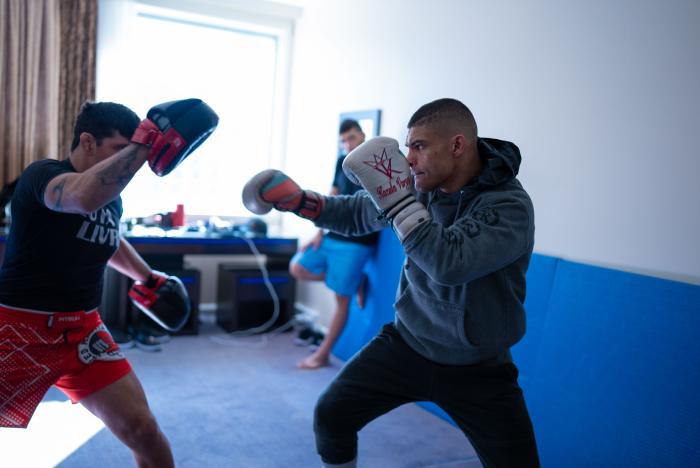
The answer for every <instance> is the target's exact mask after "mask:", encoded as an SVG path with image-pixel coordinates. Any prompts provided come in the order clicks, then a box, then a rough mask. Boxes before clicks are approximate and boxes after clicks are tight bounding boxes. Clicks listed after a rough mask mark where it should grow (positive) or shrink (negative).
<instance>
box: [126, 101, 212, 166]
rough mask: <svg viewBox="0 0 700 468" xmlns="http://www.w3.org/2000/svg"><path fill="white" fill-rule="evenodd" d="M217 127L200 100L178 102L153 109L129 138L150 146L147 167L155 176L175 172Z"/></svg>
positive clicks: (159, 105)
mask: <svg viewBox="0 0 700 468" xmlns="http://www.w3.org/2000/svg"><path fill="white" fill-rule="evenodd" d="M218 124H219V116H218V115H216V112H214V110H213V109H212V108H211V107H209V106H208V105H207V104H206V103H205V102H204V101H202V100H201V99H182V100H179V101H170V102H164V103H162V104H158V105H156V106H153V107H152V108H151V109H150V110H149V111H148V114H147V115H146V119H144V120H143V121H141V123H140V124H139V126H138V127H137V128H136V131H135V132H134V135H133V136H132V137H131V142H132V143H139V144H141V145H147V146H150V147H151V150H150V152H149V153H148V165H149V166H150V167H151V169H152V170H153V172H155V174H156V175H158V176H164V175H167V174H169V173H170V171H172V170H173V169H175V168H176V167H177V166H178V165H179V164H180V163H181V162H182V161H183V160H184V159H185V158H186V157H187V156H189V155H190V153H192V151H194V150H195V149H196V148H197V147H198V146H199V145H201V144H202V143H203V142H204V140H206V139H207V138H208V137H209V135H211V134H212V132H213V131H214V130H215V129H216V126H217V125H218Z"/></svg>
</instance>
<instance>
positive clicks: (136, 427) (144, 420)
mask: <svg viewBox="0 0 700 468" xmlns="http://www.w3.org/2000/svg"><path fill="white" fill-rule="evenodd" d="M80 403H81V404H82V405H83V406H85V407H86V408H87V409H88V410H89V411H90V412H91V413H92V414H94V415H95V416H97V417H98V418H100V419H101V420H102V422H104V423H105V426H107V428H108V429H109V430H110V431H112V433H113V434H114V435H115V436H116V437H117V438H118V439H119V440H121V441H122V442H123V443H124V444H125V445H126V446H127V447H129V448H130V449H131V451H132V452H133V454H134V458H135V459H136V464H137V466H139V467H142V468H145V467H158V468H161V467H163V468H169V467H173V466H175V463H174V461H173V454H172V452H171V451H170V444H169V443H168V440H167V439H166V438H165V436H164V435H163V433H162V432H161V431H160V428H159V427H158V423H157V422H156V418H155V417H154V416H153V414H152V413H151V410H150V408H149V407H148V402H147V401H146V395H145V393H144V392H143V387H141V382H139V380H138V378H137V377H136V375H135V374H134V373H133V372H130V373H129V374H127V375H125V376H124V377H122V378H121V379H119V380H117V381H116V382H114V383H113V384H111V385H108V386H107V387H105V388H103V389H102V390H99V391H97V392H95V393H93V394H92V395H90V396H88V397H85V398H84V399H83V400H81V402H80Z"/></svg>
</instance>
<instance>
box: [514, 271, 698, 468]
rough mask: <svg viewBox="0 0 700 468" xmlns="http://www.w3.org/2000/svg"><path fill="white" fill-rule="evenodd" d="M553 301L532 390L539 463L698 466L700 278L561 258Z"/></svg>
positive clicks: (529, 391)
mask: <svg viewBox="0 0 700 468" xmlns="http://www.w3.org/2000/svg"><path fill="white" fill-rule="evenodd" d="M548 309H549V310H548V313H547V316H546V323H545V324H544V328H543V333H542V335H541V343H540V345H539V350H538V354H537V356H536V358H535V360H536V362H535V368H534V375H533V382H532V384H531V385H529V386H528V389H527V392H526V398H527V401H528V407H529V409H530V414H531V416H532V419H533V423H534V425H535V432H536V436H537V440H538V444H539V450H540V456H541V459H542V465H543V466H545V467H559V466H567V467H579V466H580V467H591V466H623V467H627V466H630V467H632V466H633V467H642V466H645V467H646V466H648V467H658V466H679V467H681V466H682V467H698V466H700V448H699V447H698V444H699V443H700V397H699V396H698V394H699V391H700V339H698V331H700V287H698V286H693V285H690V284H685V283H678V282H673V281H667V280H662V279H658V278H651V277H647V276H641V275H635V274H630V273H625V272H621V271H616V270H610V269H606V268H599V267H593V266H587V265H582V264H577V263H572V262H568V261H564V260H560V261H559V262H558V264H557V271H556V274H555V279H554V285H553V288H552V294H551V297H550V302H549V308H548ZM529 366H530V368H532V365H531V364H529Z"/></svg>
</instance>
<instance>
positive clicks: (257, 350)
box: [47, 324, 481, 468]
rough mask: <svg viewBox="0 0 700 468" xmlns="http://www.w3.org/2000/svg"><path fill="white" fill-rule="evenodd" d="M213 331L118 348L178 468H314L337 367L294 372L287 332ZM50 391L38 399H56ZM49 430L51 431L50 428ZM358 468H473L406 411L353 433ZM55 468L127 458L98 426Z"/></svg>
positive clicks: (450, 441)
mask: <svg viewBox="0 0 700 468" xmlns="http://www.w3.org/2000/svg"><path fill="white" fill-rule="evenodd" d="M215 337H220V338H221V337H224V335H223V334H222V333H221V331H220V329H219V328H218V327H216V326H215V325H213V324H205V325H203V327H202V329H201V332H200V334H199V335H197V336H181V337H175V338H173V340H172V341H171V342H170V343H167V344H166V345H165V346H164V347H163V350H162V351H161V352H158V353H147V352H144V351H142V350H139V349H129V350H126V351H125V352H126V354H127V357H128V358H129V360H130V362H131V364H132V365H133V367H134V369H135V371H136V373H137V375H138V376H139V378H140V379H141V381H142V383H143V385H144V388H145V389H146V394H147V395H148V399H149V403H150V405H151V407H152V409H153V412H154V413H155V415H156V417H157V418H158V421H159V423H160V425H161V427H162V429H163V432H164V433H165V434H166V436H167V437H168V439H169V440H170V443H171V445H172V447H173V452H174V454H175V460H176V464H177V466H180V467H193V468H194V467H197V468H201V467H256V468H257V467H261V468H267V467H318V466H320V461H319V458H318V455H317V454H316V450H315V446H314V440H313V432H312V419H313V407H314V403H315V401H316V398H317V397H318V395H319V393H320V392H321V391H322V390H323V389H324V388H325V386H326V385H327V383H328V382H329V381H330V380H331V379H332V378H333V376H334V375H335V374H336V373H337V371H338V370H339V368H340V366H341V365H342V363H340V362H338V361H334V362H333V366H331V367H328V368H324V369H322V370H318V371H301V370H297V369H296V367H295V363H296V362H297V361H298V360H299V359H301V358H302V357H304V356H305V355H307V354H308V353H309V350H308V348H306V347H299V346H295V345H294V343H293V338H294V333H284V334H281V335H277V336H275V337H272V338H270V339H269V341H268V343H267V345H266V346H264V347H254V346H252V344H255V343H257V342H258V341H259V338H255V339H253V340H252V341H250V340H249V341H248V342H247V346H240V345H238V346H234V345H230V344H220V343H219V342H217V341H215V340H214V338H215ZM57 395H60V394H58V393H57V392H56V391H55V390H52V392H51V393H49V394H48V395H47V399H52V398H53V399H56V398H57ZM56 430H60V429H59V428H56ZM359 437H360V453H359V465H360V466H361V467H381V468H391V467H407V468H408V467H445V468H447V467H450V468H457V467H470V468H475V467H479V466H481V465H480V464H479V462H478V460H477V459H476V457H475V455H474V451H473V449H472V448H471V446H470V445H469V444H468V442H467V441H466V439H465V438H464V437H463V435H462V434H461V432H460V431H459V430H457V429H456V428H454V427H453V426H451V425H449V424H448V423H446V422H444V421H442V420H440V419H438V418H437V417H435V416H434V415H432V414H430V413H428V412H426V411H425V410H423V409H421V408H419V407H417V406H416V405H412V404H411V405H405V406H402V407H400V408H398V409H397V410H395V411H393V412H391V413H389V414H387V415H385V416H383V417H381V418H379V419H377V420H375V421H373V422H372V423H370V424H369V425H368V426H367V427H366V428H364V429H363V430H362V431H361V432H360V436H359ZM58 466H60V467H62V468H70V467H81V468H82V467H86V466H98V467H100V468H110V467H124V466H133V460H132V458H131V454H130V452H129V451H128V450H127V449H126V448H125V447H124V446H122V445H121V444H120V443H119V442H118V441H117V440H116V438H114V437H113V436H112V435H111V433H109V432H108V431H107V430H105V429H103V430H101V431H100V432H98V433H97V434H96V435H95V436H94V437H92V438H90V439H89V440H88V441H87V442H86V443H84V444H83V445H82V446H80V447H79V448H78V449H77V450H76V451H74V452H73V453H72V454H71V455H69V456H68V457H67V458H66V459H65V460H64V461H63V462H62V463H60V464H59V465H58Z"/></svg>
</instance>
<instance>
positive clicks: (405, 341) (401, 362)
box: [243, 99, 539, 467]
mask: <svg viewBox="0 0 700 468" xmlns="http://www.w3.org/2000/svg"><path fill="white" fill-rule="evenodd" d="M406 146H407V147H408V155H407V156H406V157H404V155H403V154H402V153H401V151H400V150H399V144H398V142H397V141H396V140H393V139H391V138H386V137H377V138H373V139H371V140H369V141H367V142H365V143H363V144H362V145H360V146H359V147H358V148H356V149H355V150H354V151H352V152H351V153H350V154H349V155H348V156H347V157H346V159H345V162H344V164H343V169H344V171H345V172H346V174H347V175H348V177H349V178H350V179H351V180H353V181H355V182H357V183H358V184H359V185H361V186H362V187H363V188H364V189H365V190H364V191H361V192H358V193H357V194H355V195H353V196H335V197H324V196H322V195H319V194H317V193H315V192H312V191H309V190H302V189H301V188H300V187H299V186H298V185H297V184H296V183H295V182H294V181H293V180H291V179H290V178H289V177H287V176H286V175H285V174H283V173H281V172H279V171H275V170H268V171H263V172H261V173H260V174H258V175H256V176H255V177H253V178H252V179H251V181H250V182H248V184H247V185H246V187H245V188H244V191H243V198H244V203H245V204H246V206H247V207H248V208H249V209H251V211H253V212H255V213H264V212H267V211H269V210H270V209H271V208H273V207H274V208H276V209H278V210H281V211H292V212H294V213H296V214H298V215H299V216H302V217H305V218H307V219H311V220H313V221H314V223H315V224H316V225H317V226H319V227H323V228H327V229H330V230H333V231H335V232H339V233H341V234H350V233H354V234H365V233H369V232H373V231H377V230H379V229H382V228H384V227H386V226H387V224H389V225H391V226H392V228H393V229H394V231H395V232H396V234H397V236H398V238H399V240H400V241H401V244H402V245H403V248H404V250H405V252H406V261H405V263H404V265H403V270H402V272H401V278H400V283H399V289H398V292H397V299H396V303H395V308H396V316H395V321H394V323H391V324H387V325H385V326H384V328H383V329H382V331H381V332H380V334H379V335H378V336H376V337H375V338H374V339H373V340H372V341H370V342H369V343H368V344H367V345H366V346H365V347H364V348H363V349H362V350H361V351H360V352H359V353H357V354H356V355H355V356H354V357H353V358H352V359H351V360H350V361H349V362H348V363H347V364H346V365H345V366H344V367H343V369H342V370H341V371H340V373H339V374H338V375H337V376H336V378H335V379H334V380H333V382H331V384H330V385H329V386H328V388H327V389H326V390H325V392H324V393H323V394H322V395H321V396H320V398H319V400H318V403H317V405H316V410H315V417H314V431H315V434H316V446H317V449H318V451H319V454H320V455H321V458H322V460H323V462H324V464H325V465H326V466H343V467H353V466H356V463H357V462H356V459H357V432H358V431H359V430H360V429H361V428H362V427H364V426H365V425H366V424H367V423H369V422H370V421H372V420H373V419H375V418H377V417H378V416H380V415H382V414H384V413H386V412H388V411H390V410H392V409H394V408H396V407H398V406H400V405H402V404H404V403H408V402H412V401H432V402H435V403H436V404H438V405H439V406H440V407H441V408H442V409H444V410H445V411H446V412H447V413H448V414H449V415H450V416H451V417H452V418H453V419H454V421H455V422H456V423H457V424H458V425H459V427H460V428H461V429H462V431H463V432H464V434H465V435H466V436H467V437H468V439H469V440H470V442H471V443H472V445H473V447H474V448H475V450H476V452H477V454H478V456H479V458H480V460H481V462H482V464H483V465H484V466H487V467H492V466H493V467H534V466H539V461H538V455H537V448H536V444H535V437H534V433H533V428H532V423H531V421H530V417H529V415H528V412H527V408H526V406H525V401H524V399H523V395H522V390H521V389H520V387H519V386H518V382H517V377H518V370H517V368H516V366H515V365H514V364H513V362H512V359H511V355H510V351H509V349H510V347H511V346H512V345H513V344H515V343H516V342H517V341H518V340H520V339H521V338H522V336H523V334H524V332H525V310H524V307H523V302H524V300H525V272H526V270H527V266H528V263H529V261H530V256H531V254H532V248H533V244H534V210H533V207H532V202H531V201H530V197H529V196H528V195H527V193H526V192H525V190H524V189H523V187H522V186H521V184H520V182H518V180H517V179H516V178H515V176H516V175H517V172H518V168H519V165H520V152H519V150H518V148H517V146H515V145H514V144H513V143H510V142H506V141H501V140H495V139H489V138H479V137H478V136H477V126H476V122H475V120H474V117H473V115H472V113H471V111H470V110H469V109H468V108H467V107H466V106H465V105H464V104H462V103H461V102H459V101H457V100H455V99H439V100H437V101H433V102H430V103H428V104H425V105H424V106H422V107H421V108H419V109H418V110H417V111H416V112H415V113H414V115H413V116H412V117H411V119H410V121H409V123H408V136H407V141H406ZM411 182H412V183H411Z"/></svg>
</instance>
